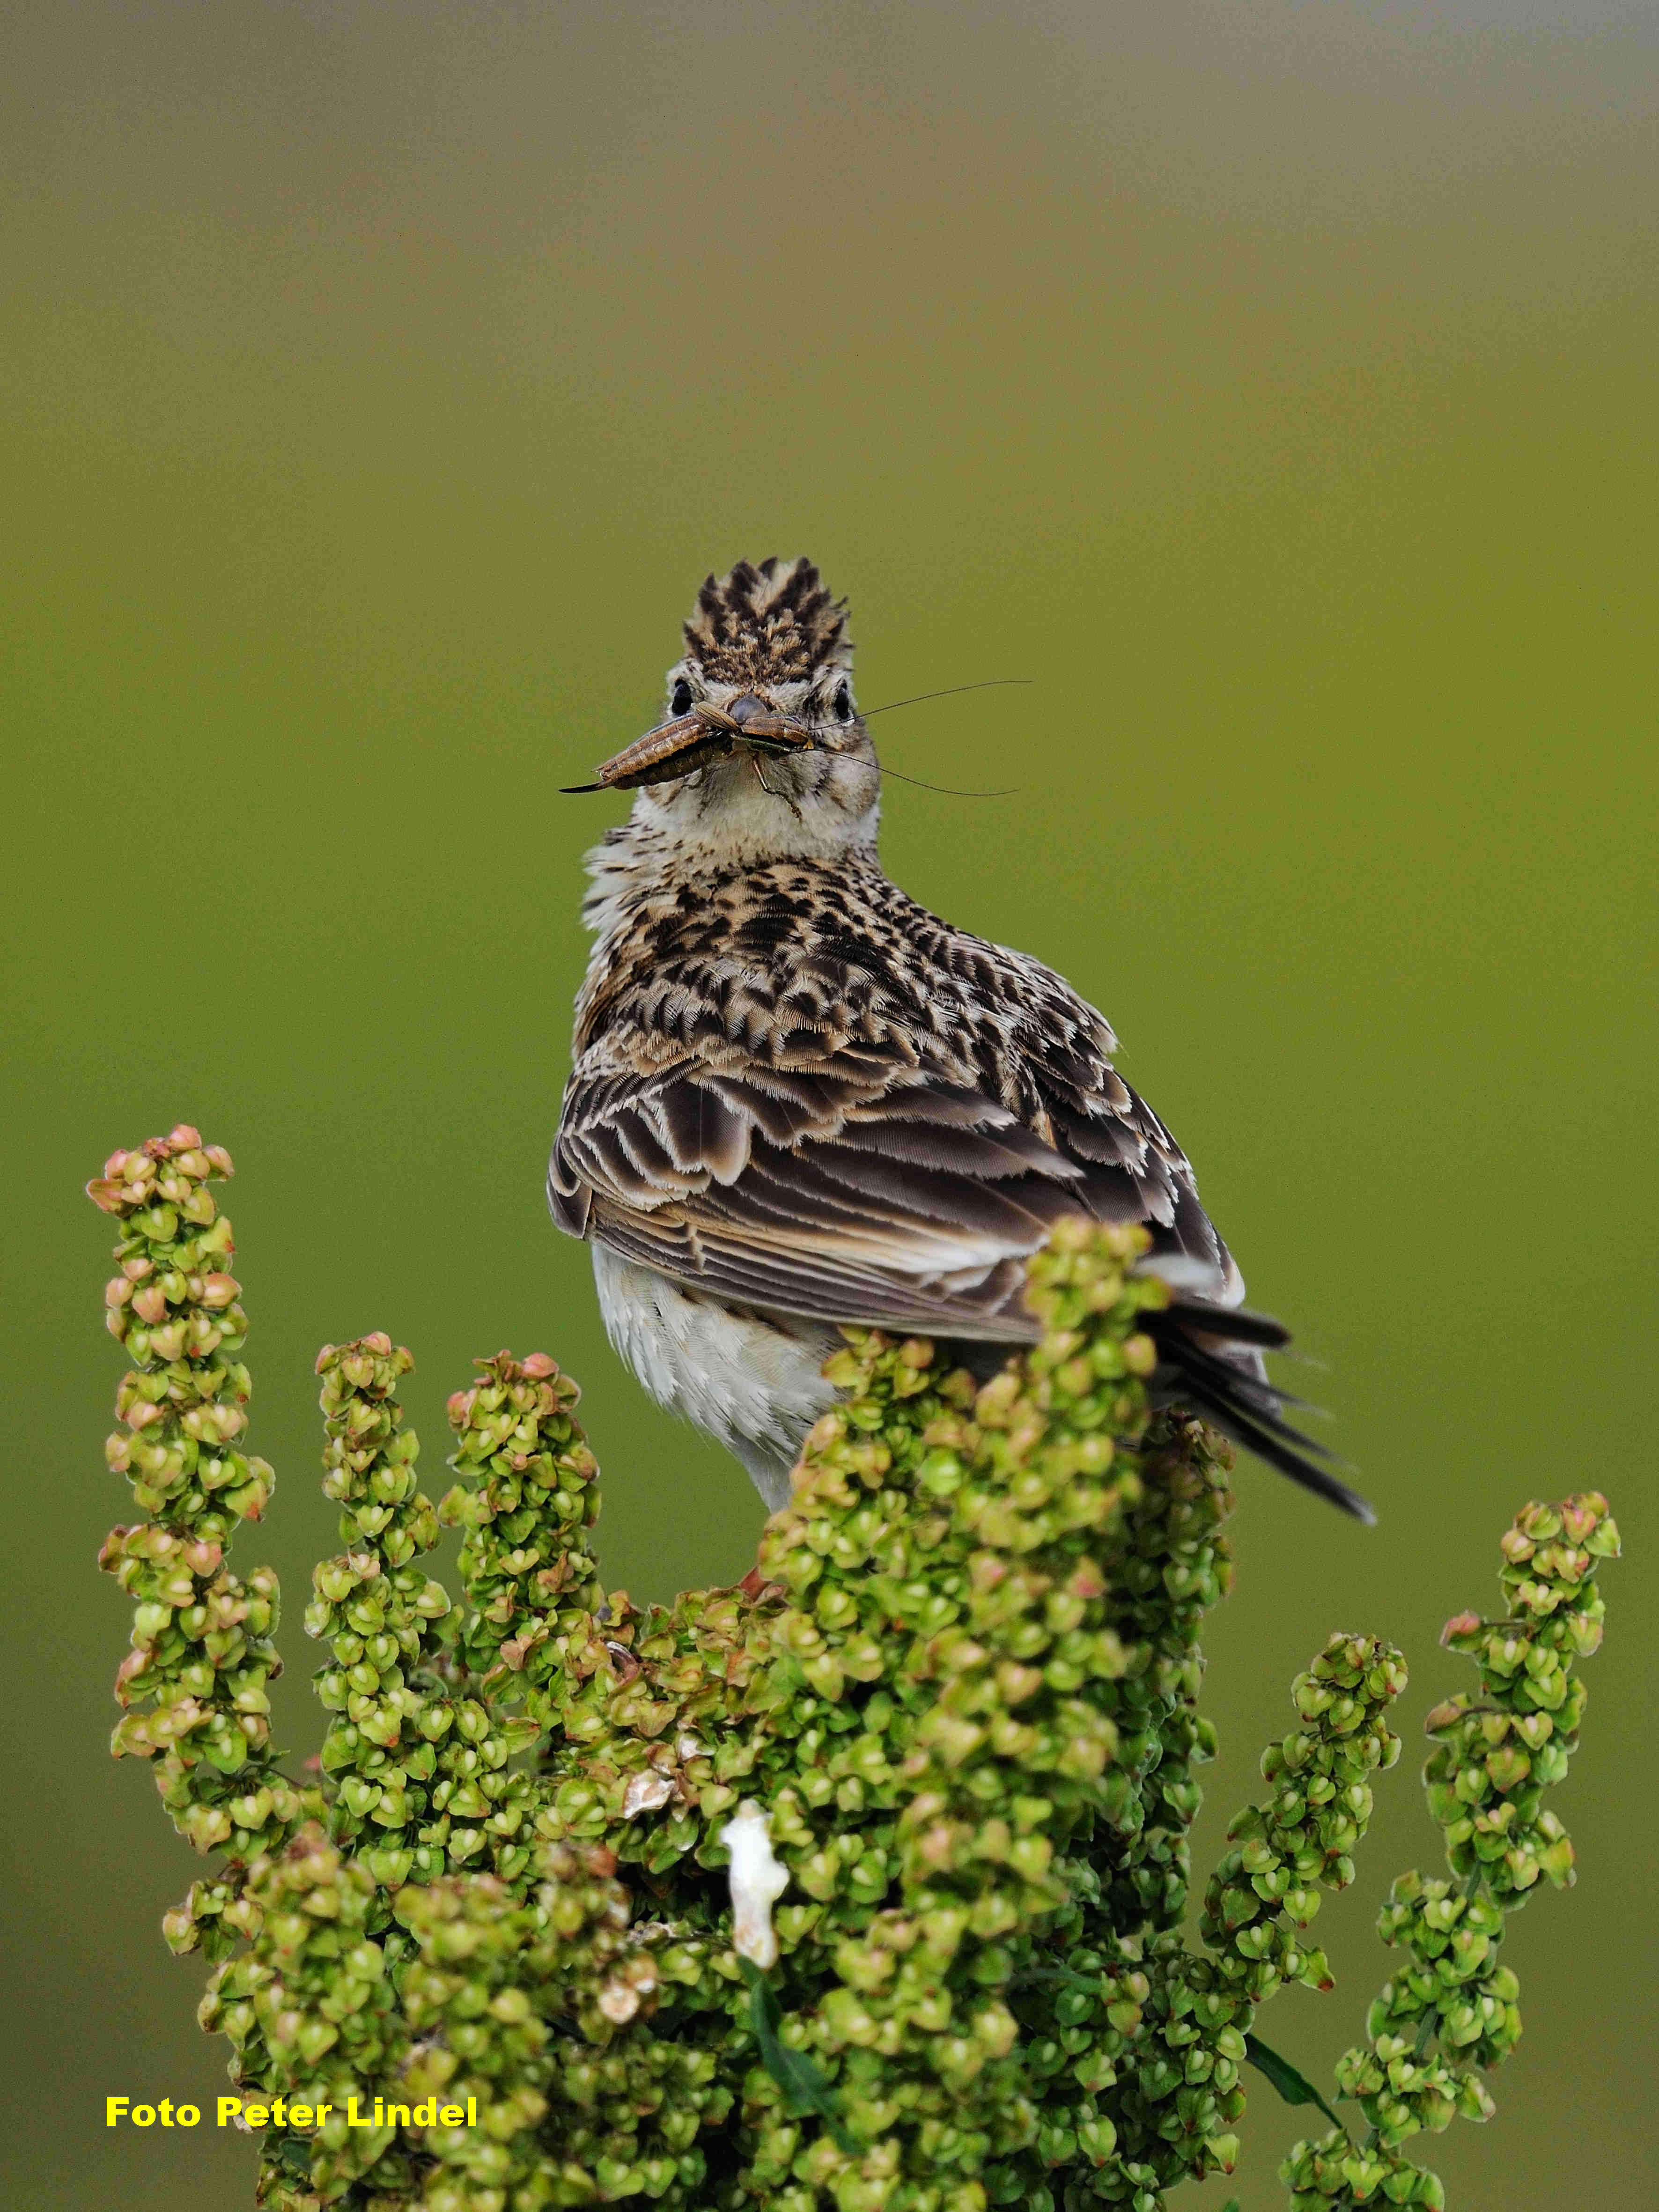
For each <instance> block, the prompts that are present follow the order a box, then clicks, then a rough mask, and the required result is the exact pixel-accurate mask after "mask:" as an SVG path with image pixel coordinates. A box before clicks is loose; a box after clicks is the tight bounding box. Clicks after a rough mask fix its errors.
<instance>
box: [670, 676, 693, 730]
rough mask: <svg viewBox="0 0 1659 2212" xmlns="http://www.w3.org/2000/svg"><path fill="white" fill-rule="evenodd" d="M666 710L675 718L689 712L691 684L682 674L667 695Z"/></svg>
mask: <svg viewBox="0 0 1659 2212" xmlns="http://www.w3.org/2000/svg"><path fill="white" fill-rule="evenodd" d="M668 711H669V713H670V714H672V715H674V716H675V718H676V719H677V720H678V717H679V716H680V715H682V714H690V712H691V686H690V684H688V683H687V682H686V680H685V678H684V677H683V676H682V677H681V678H680V680H679V682H678V684H676V685H675V686H674V688H673V690H671V692H670V693H669V695H668Z"/></svg>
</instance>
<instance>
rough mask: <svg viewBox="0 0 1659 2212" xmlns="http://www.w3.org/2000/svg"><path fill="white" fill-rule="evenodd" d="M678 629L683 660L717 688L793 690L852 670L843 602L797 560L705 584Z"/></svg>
mask: <svg viewBox="0 0 1659 2212" xmlns="http://www.w3.org/2000/svg"><path fill="white" fill-rule="evenodd" d="M684 629H685V657H686V659H688V660H690V661H695V662H696V665H697V666H698V667H699V668H700V669H701V670H702V672H703V674H704V675H705V676H707V677H708V678H710V679H711V680H712V681H714V683H716V684H759V685H769V684H799V683H801V682H804V681H805V679H806V678H810V677H812V676H815V675H817V674H819V673H821V672H822V671H824V670H826V669H850V668H851V667H852V665H853V646H852V641H851V639H850V638H849V637H848V634H847V602H846V600H845V599H836V598H834V597H832V595H831V593H830V592H829V587H828V586H826V585H825V583H824V581H823V578H822V577H821V576H820V575H819V574H818V572H817V568H816V567H815V566H814V565H813V563H812V562H811V561H809V560H807V559H806V558H805V556H802V557H801V558H800V559H799V560H797V561H780V560H778V559H776V558H773V559H770V560H766V561H762V562H759V563H758V564H757V563H755V562H749V561H739V562H738V563H737V565H736V567H735V568H731V569H729V570H728V571H727V573H726V574H725V575H724V576H719V577H716V576H710V577H708V579H707V580H706V581H705V582H704V584H703V587H702V590H701V591H700V592H698V594H697V604H696V607H695V608H694V609H693V611H692V614H691V619H690V622H688V623H686V624H685V626H684Z"/></svg>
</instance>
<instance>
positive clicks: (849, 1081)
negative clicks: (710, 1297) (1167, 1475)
mask: <svg viewBox="0 0 1659 2212" xmlns="http://www.w3.org/2000/svg"><path fill="white" fill-rule="evenodd" d="M1078 1073H1079V1072H1078V1071H1073V1070H1066V1069H1060V1068H1055V1067H1053V1066H1050V1067H1048V1068H1046V1069H1039V1070H1037V1071H1036V1073H1035V1074H1034V1075H1033V1076H1032V1077H1031V1081H1030V1086H1029V1097H1028V1098H1027V1099H1026V1100H1024V1101H1023V1102H1022V1103H1024V1105H1025V1107H1026V1110H1025V1111H1024V1112H1016V1111H1015V1110H1013V1109H1012V1107H1011V1106H1009V1105H1007V1104H1006V1103H1003V1102H1002V1101H1001V1100H1000V1099H997V1098H994V1097H989V1096H988V1095H987V1094H986V1093H985V1092H984V1091H981V1089H980V1088H978V1087H976V1086H975V1085H974V1084H973V1083H972V1082H971V1081H969V1082H963V1081H959V1080H951V1079H948V1077H947V1076H946V1075H945V1073H941V1072H940V1071H939V1069H937V1068H930V1067H928V1066H927V1065H925V1064H918V1063H917V1062H916V1060H913V1059H909V1058H907V1057H905V1056H902V1055H895V1054H893V1053H892V1052H891V1051H890V1050H872V1051H867V1052H866V1051H862V1050H860V1048H857V1047H856V1046H848V1045H843V1046H842V1048H841V1049H839V1050H838V1051H835V1052H832V1053H830V1054H826V1055H824V1056H823V1057H820V1058H814V1059H812V1060H810V1061H806V1062H805V1063H803V1064H797V1065H794V1066H789V1065H775V1064H772V1063H770V1062H768V1061H766V1060H761V1059H759V1058H757V1057H750V1056H748V1055H746V1054H735V1053H734V1054H728V1055H726V1057H725V1058H724V1059H723V1060H717V1059H711V1058H708V1057H704V1056H702V1055H699V1054H686V1055H685V1056H684V1058H678V1059H676V1060H671V1061H670V1062H669V1064H667V1065H662V1064H659V1065H656V1066H646V1067H641V1066H640V1065H639V1063H638V1061H637V1060H635V1059H633V1057H632V1056H631V1055H630V1054H628V1053H627V1051H626V1050H625V1049H623V1048H621V1047H620V1046H618V1045H617V1044H616V1042H615V1041H614V1040H613V1048H612V1049H610V1050H605V1049H603V1048H601V1049H600V1050H599V1051H597V1052H594V1053H591V1054H586V1055H584V1059H583V1060H582V1062H580V1063H579V1065H578V1066H577V1069H576V1070H575V1072H574V1074H573V1077H572V1079H571V1084H570V1087H569V1090H568V1091H567V1094H566V1098H565V1105H564V1114H563V1118H562V1123H561V1126H560V1130H559V1136H558V1140H557V1143H556V1146H555V1150H554V1154H553V1161H552V1166H551V1169H550V1175H549V1183H548V1190H549V1197H550V1202H551V1204H552V1207H553V1212H554V1214H555V1217H556V1219H557V1220H558V1221H559V1223H560V1225H561V1226H562V1227H563V1228H565V1229H567V1230H568V1231H570V1232H571V1233H572V1234H573V1235H575V1236H586V1237H592V1238H595V1239H596V1240H597V1241H599V1243H604V1244H605V1245H607V1246H609V1247H610V1248H611V1249H612V1250H613V1251H615V1252H617V1253H618V1254H620V1255H622V1256H623V1257H624V1258H627V1259H630V1260H634V1261H638V1262H639V1263H640V1264H641V1265H642V1266H645V1267H653V1268H656V1269H658V1270H659V1271H660V1272H661V1273H664V1274H666V1275H669V1276H671V1277H673V1278H674V1279H677V1280H678V1281H681V1282H684V1283H686V1284H688V1285H696V1286H697V1287H700V1288H702V1289H706V1290H708V1291H712V1292H714V1294H715V1295H717V1296H719V1297H724V1298H727V1299H729V1300H731V1301H732V1303H733V1304H749V1305H755V1306H759V1307H763V1308H774V1309H778V1310H783V1311H787V1312H793V1313H799V1314H807V1315H811V1316H817V1317H820V1318H823V1319H825V1320H829V1321H842V1322H864V1323H869V1324H878V1325H881V1326H884V1327H888V1328H904V1329H915V1330H927V1331H931V1332H933V1333H936V1334H953V1335H958V1336H969V1337H972V1336H981V1337H986V1338H990V1339H994V1340H1009V1339H1013V1338H1019V1337H1031V1336H1035V1335H1036V1324H1035V1323H1034V1322H1032V1320H1031V1318H1030V1316H1029V1315H1028V1314H1027V1313H1026V1312H1025V1310H1024V1306H1023V1304H1021V1300H1020V1290H1021V1286H1022V1284H1023V1280H1024V1261H1025V1260H1026V1259H1027V1258H1028V1257H1029V1256H1030V1254H1031V1253H1032V1252H1033V1251H1035V1250H1036V1248H1037V1247H1038V1246H1039V1245H1040V1244H1041V1243H1042V1241H1043V1239H1044V1238H1045V1237H1046V1236H1047V1235H1048V1231H1049V1230H1050V1228H1051V1227H1052V1226H1053V1225H1054V1222H1055V1221H1057V1220H1058V1219H1060V1218H1061V1217H1062V1216H1064V1215H1066V1214H1071V1213H1087V1214H1091V1215H1093V1216H1094V1217H1096V1218H1098V1219H1102V1220H1109V1221H1115V1222H1125V1221H1141V1222H1145V1223H1146V1225H1147V1227H1148V1228H1149V1229H1150V1230H1151V1231H1152V1237H1153V1251H1154V1255H1155V1257H1154V1260H1153V1264H1154V1265H1163V1266H1164V1267H1167V1268H1168V1270H1169V1272H1170V1273H1171V1274H1172V1276H1173V1277H1174V1278H1175V1279H1177V1280H1178V1281H1180V1282H1181V1283H1182V1285H1183V1286H1185V1287H1194V1288H1202V1289H1205V1290H1206V1291H1208V1293H1209V1295H1211V1296H1212V1297H1224V1298H1225V1297H1230V1296H1236V1295H1237V1291H1235V1289H1234V1285H1236V1284H1237V1273H1236V1271H1235V1270H1233V1268H1232V1266H1231V1261H1230V1260H1229V1259H1228V1257H1227V1254H1226V1251H1225V1247H1224V1246H1223V1245H1222V1244H1221V1243H1220V1240H1219V1238H1218V1237H1217V1235H1216V1233H1215V1231H1214V1230H1213V1228H1212V1226H1211V1225H1210V1222H1209V1220H1208V1219H1207V1218H1206V1215H1205V1213H1204V1211H1203V1209H1202V1207H1201V1206H1200V1204H1199V1202H1198V1197H1197V1193H1196V1191H1195V1190H1194V1186H1193V1180H1192V1175H1191V1171H1190V1170H1189V1169H1188V1164H1187V1162H1186V1160H1185V1158H1183V1157H1182V1153H1181V1152H1180V1150H1179V1148H1178V1147H1177V1146H1176V1144H1175V1142H1174V1140H1173V1139H1171V1138H1170V1135H1169V1133H1168V1131H1167V1130H1165V1129H1164V1127H1163V1124H1162V1123H1161V1122H1160V1121H1158V1118H1157V1116H1156V1115H1153V1114H1152V1112H1151V1111H1150V1109H1147V1108H1146V1106H1145V1105H1143V1103H1141V1101H1140V1100H1139V1098H1137V1097H1135V1095H1134V1093H1133V1091H1130V1090H1129V1089H1128V1087H1127V1085H1125V1084H1123V1083H1122V1082H1121V1079H1118V1078H1117V1077H1116V1076H1115V1074H1112V1073H1110V1070H1109V1068H1107V1069H1105V1071H1104V1073H1105V1075H1106V1077H1107V1078H1108V1079H1109V1080H1108V1082H1107V1083H1106V1084H1105V1085H1101V1086H1097V1085H1092V1084H1090V1083H1087V1082H1084V1081H1080V1080H1079V1079H1078Z"/></svg>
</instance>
